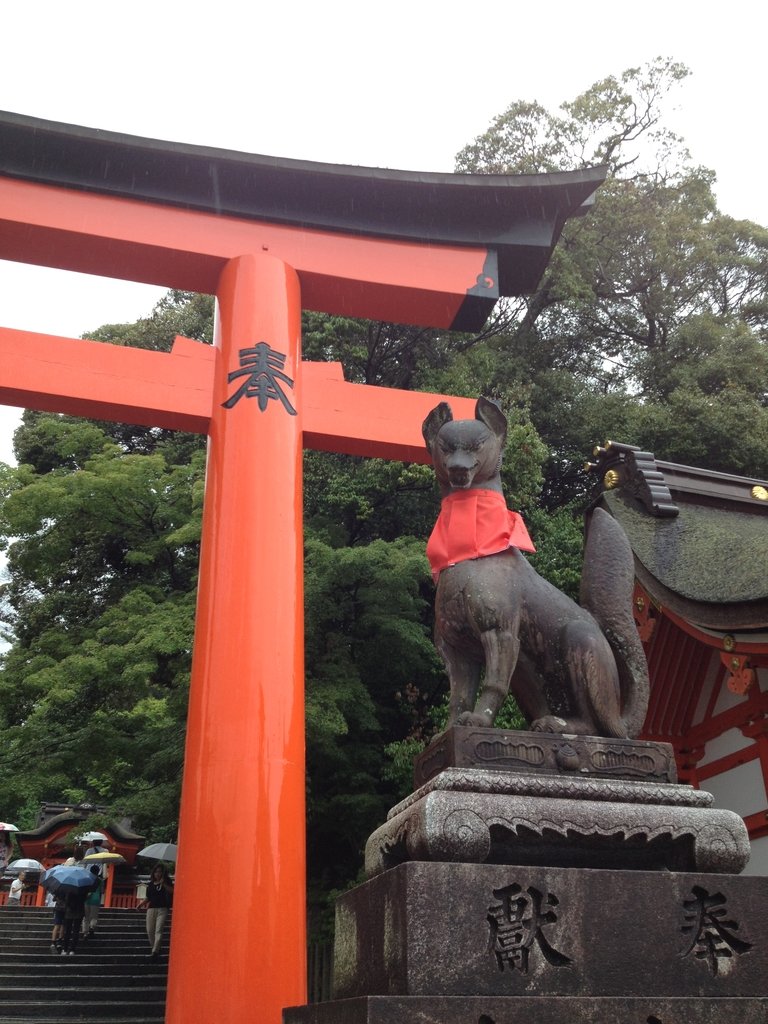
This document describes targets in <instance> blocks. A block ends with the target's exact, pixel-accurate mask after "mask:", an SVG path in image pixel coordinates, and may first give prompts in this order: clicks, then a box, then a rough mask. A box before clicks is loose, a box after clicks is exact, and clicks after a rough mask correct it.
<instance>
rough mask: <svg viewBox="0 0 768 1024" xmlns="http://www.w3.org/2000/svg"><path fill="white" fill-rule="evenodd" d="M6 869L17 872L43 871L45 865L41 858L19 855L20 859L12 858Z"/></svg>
mask: <svg viewBox="0 0 768 1024" xmlns="http://www.w3.org/2000/svg"><path fill="white" fill-rule="evenodd" d="M5 870H6V871H12V872H13V873H14V874H17V873H18V872H19V871H42V870H43V865H42V864H41V863H40V861H39V860H33V859H32V858H31V857H19V859H18V860H12V861H11V863H10V864H9V865H8V867H7V868H6V869H5Z"/></svg>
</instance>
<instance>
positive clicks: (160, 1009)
mask: <svg viewBox="0 0 768 1024" xmlns="http://www.w3.org/2000/svg"><path fill="white" fill-rule="evenodd" d="M169 923H170V922H169ZM169 923H167V924H166V927H165V935H164V945H163V950H162V952H161V955H160V957H159V959H158V960H157V961H153V960H150V959H149V958H148V954H149V951H150V950H149V943H148V941H147V936H146V933H145V931H144V914H143V913H141V912H139V911H131V910H104V909H102V911H101V913H100V915H99V922H98V926H97V930H96V934H95V935H94V936H93V938H91V939H81V940H80V943H79V945H78V947H77V952H76V953H75V955H74V956H59V955H58V954H54V953H51V929H52V927H53V911H52V910H50V909H49V908H42V907H0V1022H2V1024H10V1022H11V1021H14V1022H23V1024H74V1022H77V1021H90V1022H96V1021H98V1022H100V1024H162V1022H163V1020H164V1017H165V989H166V981H167V974H168V939H169V935H170V927H169Z"/></svg>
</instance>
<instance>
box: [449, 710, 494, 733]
mask: <svg viewBox="0 0 768 1024" xmlns="http://www.w3.org/2000/svg"><path fill="white" fill-rule="evenodd" d="M456 724H457V725H474V726H479V727H480V728H482V729H487V728H489V727H490V726H491V725H493V721H492V720H491V721H489V719H488V716H487V715H478V714H477V712H475V711H462V713H461V714H460V715H459V717H458V718H457V719H456Z"/></svg>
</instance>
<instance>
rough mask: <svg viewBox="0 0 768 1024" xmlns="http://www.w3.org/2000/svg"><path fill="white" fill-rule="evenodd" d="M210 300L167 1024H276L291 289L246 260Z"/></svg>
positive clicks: (296, 475)
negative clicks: (212, 323)
mask: <svg viewBox="0 0 768 1024" xmlns="http://www.w3.org/2000/svg"><path fill="white" fill-rule="evenodd" d="M217 299H218V319H217V339H216V345H217V347H218V349H219V351H218V353H217V355H218V361H217V366H216V371H215V382H214V399H213V416H212V420H211V426H210V442H209V453H208V468H207V477H206V494H205V515H204V518H203V523H204V526H203V537H202V550H201V560H200V581H199V589H198V609H197V629H196V634H195V646H194V653H193V663H192V679H191V684H190V698H189V721H188V732H187V749H186V757H185V765H186V767H185V773H184V781H183V788H182V800H181V818H180V835H179V843H180V847H181V848H182V849H183V856H182V857H181V858H180V860H179V868H178V877H177V886H178V897H177V905H176V907H175V909H174V928H173V934H172V941H171V959H170V973H169V983H168V1001H167V1010H166V1021H167V1022H168V1024H210V1022H212V1021H216V1024H243V1022H245V1021H259V1022H260V1024H279V1021H280V1020H281V1011H282V1008H283V1007H284V1006H290V1005H295V1004H298V1003H303V1002H305V1001H306V935H305V912H304V902H305V890H306V877H305V822H304V622H303V615H304V610H303V603H302V593H303V587H302V575H303V542H302V501H301V464H302V463H301V459H302V423H301V402H300V395H299V389H300V380H299V377H300V371H301V351H300V338H301V305H300V298H299V283H298V277H297V275H296V273H295V272H294V271H293V269H292V268H291V267H289V266H287V265H286V264H285V263H283V262H281V261H280V260H278V259H276V258H274V257H272V256H268V255H258V256H242V257H239V258H236V259H233V260H231V261H229V263H228V264H227V266H226V267H225V269H224V271H223V273H222V276H221V280H220V285H219V289H218V293H217ZM263 343H266V346H269V350H270V353H271V354H270V359H271V366H272V368H273V370H274V374H267V375H266V376H265V375H264V374H262V376H261V380H260V386H257V385H258V381H257V380H256V376H255V374H254V375H253V377H252V378H251V380H252V382H253V385H254V386H253V388H251V389H249V383H248V382H249V373H248V370H247V364H248V361H249V359H251V360H253V359H254V358H256V356H257V353H255V352H254V348H255V346H257V345H259V344H262V345H263ZM246 350H251V354H250V356H249V355H248V354H247V352H246ZM260 352H261V354H262V355H263V354H264V352H266V349H265V348H262V349H261V350H260ZM283 356H284V357H285V359H284V361H283V360H282V357H283ZM238 370H239V374H238V375H237V376H235V377H233V379H232V380H231V381H228V376H230V375H232V374H233V373H237V372H238ZM270 392H271V393H270ZM238 393H239V395H240V397H235V396H237V395H238ZM281 396H282V397H281ZM225 403H226V404H225ZM227 406H229V407H227ZM238 807H242V808H244V809H246V810H245V813H243V814H238V813H235V811H236V808H238ZM214 851H215V854H214Z"/></svg>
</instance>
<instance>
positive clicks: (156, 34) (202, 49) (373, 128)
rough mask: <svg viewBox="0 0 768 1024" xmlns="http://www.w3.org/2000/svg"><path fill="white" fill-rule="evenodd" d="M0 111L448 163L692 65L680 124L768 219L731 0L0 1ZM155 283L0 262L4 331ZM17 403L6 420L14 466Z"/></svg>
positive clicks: (93, 312)
mask: <svg viewBox="0 0 768 1024" xmlns="http://www.w3.org/2000/svg"><path fill="white" fill-rule="evenodd" d="M2 21H3V36H4V46H3V57H2V61H0V109H3V110H6V111H12V112H15V113H21V114H29V115H32V116H35V117H42V118H48V119H50V120H54V121H61V122H65V123H68V124H78V125H85V126H88V127H92V128H103V129H107V130H110V131H117V132H124V133H128V134H132V135H139V136H144V137H147V138H156V139H165V140H169V141H177V142H188V143H193V144H198V145H206V146H214V147H220V148H224V149H235V150H240V151H242V152H247V153H262V154H269V155H273V156H285V157H296V158H301V159H306V160H319V161H326V162H331V163H346V164H360V165H364V166H371V167H390V168H406V169H411V170H425V171H451V170H452V169H453V164H454V158H455V155H456V153H457V152H458V151H459V150H460V149H461V148H462V147H463V146H464V145H465V144H466V143H468V142H470V141H471V140H472V139H473V138H474V137H475V136H476V135H478V134H480V133H482V132H483V131H485V130H486V128H487V127H488V125H489V123H490V121H491V119H492V118H493V117H494V116H495V115H496V114H499V113H501V112H502V111H503V110H504V109H505V108H506V107H507V106H508V105H509V104H510V103H511V102H513V101H514V100H517V99H536V100H539V101H540V102H541V103H543V104H544V105H546V106H548V107H550V108H552V109H554V108H555V107H557V106H558V105H559V104H560V103H561V102H562V101H564V100H569V99H573V98H574V97H575V96H576V95H577V94H578V93H580V92H582V91H583V90H584V89H586V88H587V87H588V86H589V85H591V84H592V83H593V82H595V81H597V80H598V79H600V78H603V77H605V76H607V75H610V74H617V75H618V74H620V72H621V71H623V70H624V69H625V68H627V67H633V66H638V65H642V64H644V63H646V62H647V61H649V60H652V59H653V58H654V57H656V56H670V57H673V58H674V59H675V60H679V61H682V62H683V63H685V64H687V65H688V67H689V68H690V69H691V71H692V75H691V77H690V78H689V79H688V80H687V81H686V82H685V83H684V84H683V85H682V86H681V87H680V88H679V89H678V90H677V91H676V93H675V94H674V99H673V105H674V106H675V107H676V108H677V109H676V110H675V111H674V112H673V114H672V118H671V122H670V123H671V126H672V127H673V128H675V130H677V131H678V132H679V133H680V134H681V135H683V136H684V138H685V139H686V141H687V143H688V146H689V149H690V150H691V153H692V156H693V158H694V160H695V161H696V162H697V163H701V164H704V165H706V166H708V167H711V168H712V169H714V170H715V171H716V173H717V178H718V182H717V195H718V199H719V204H720V208H721V209H722V210H723V211H724V212H725V213H728V214H730V215H732V216H734V217H743V218H748V219H750V220H754V221H757V222H759V223H762V224H764V225H768V197H766V188H765V184H764V176H765V171H764V165H765V163H766V155H767V154H766V148H767V147H766V144H765V141H764V140H765V128H764V116H763V110H764V103H765V91H766V90H765V77H766V76H765V63H766V52H765V40H766V36H767V33H766V29H767V28H768V5H767V6H766V7H763V6H762V4H759V3H756V2H752V0H751V2H749V3H747V2H745V0H731V2H730V3H729V4H728V5H725V6H723V5H717V6H715V5H714V4H708V3H706V2H703V3H702V2H701V0H697V2H692V0H664V2H659V0H645V2H643V3H633V4H630V3H627V2H621V0H613V2H610V3H607V2H606V3H603V2H596V0H582V2H580V3H572V2H567V3H566V2H562V0H550V2H549V3H541V4H537V5H534V4H525V5H523V4H520V3H516V2H515V0H484V2H481V3H478V4H473V5H472V6H471V7H470V6H469V5H468V4H458V3H450V0H421V2H419V0H387V2H386V3H377V2H375V0H369V2H368V3H351V2H346V0H327V2H326V3H324V4H320V3H309V2H305V0H294V2H293V3H292V4H287V3H286V4H283V5H280V4H266V3H263V2H255V3H254V2H253V0H252V2H251V3H250V4H248V3H247V0H246V2H245V3H244V2H242V0H237V2H234V0H217V2H216V3H211V4H201V3H196V2H195V0H185V2H184V3H182V2H180V0H153V2H152V3H148V2H146V0H134V2H133V3H132V4H130V5H127V6H126V5H122V4H121V5H118V4H109V3H104V2H103V0H100V2H98V3H96V2H91V0H71V2H70V3H69V4H61V3H58V2H56V3H54V2H52V0H38V2H37V3H35V4H28V5H22V4H14V5H12V6H11V5H6V7H5V9H4V11H3V18H2ZM162 293H163V290H162V289H158V288H151V287H149V286H144V285H137V284H130V283H116V282H111V281H104V280H102V279H96V278H87V277H83V276H82V275H70V274H64V273H61V272H57V271H51V270H46V269H42V268H32V267H24V266H21V265H16V264H9V263H3V262H2V261H0V326H4V327H15V328H21V329H27V330H32V331H41V332H44V333H51V334H59V335H63V336H69V337H78V336H79V335H80V334H82V333H83V332H85V331H89V330H94V329H96V328H97V327H99V326H100V325H102V324H104V323H109V322H111V323H116V322H126V321H132V320H136V319H137V318H138V317H140V316H143V315H146V314H148V313H149V312H150V311H151V309H152V307H153V305H154V303H155V302H156V301H157V299H158V298H159V297H160V295H162ZM15 418H16V413H11V414H10V415H6V416H4V417H3V416H2V415H0V459H8V458H9V457H10V456H9V447H8V445H9V441H10V434H11V432H12V429H13V424H14V421H15Z"/></svg>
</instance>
